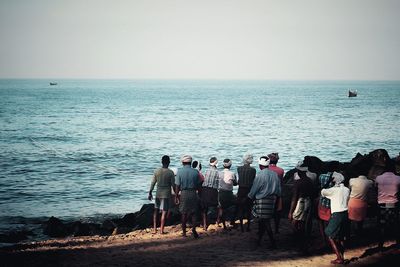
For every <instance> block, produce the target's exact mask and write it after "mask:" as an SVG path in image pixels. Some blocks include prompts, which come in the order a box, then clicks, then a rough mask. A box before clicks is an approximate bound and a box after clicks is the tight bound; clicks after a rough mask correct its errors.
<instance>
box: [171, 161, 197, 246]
mask: <svg viewBox="0 0 400 267" xmlns="http://www.w3.org/2000/svg"><path fill="white" fill-rule="evenodd" d="M181 162H182V165H183V167H182V168H179V169H178V173H177V174H176V178H175V184H176V190H175V191H176V197H175V198H176V202H177V203H180V204H179V211H180V212H181V214H182V219H181V221H182V235H183V236H186V222H187V220H188V219H189V218H190V217H191V219H192V233H193V237H194V238H198V237H199V235H198V233H197V232H196V223H197V222H196V218H194V217H195V216H196V214H197V212H198V208H199V197H198V195H197V190H198V188H199V186H200V178H199V172H198V171H197V170H196V169H193V168H192V167H191V163H192V157H191V156H189V155H184V156H183V157H182V158H181ZM179 193H181V195H180V196H179Z"/></svg>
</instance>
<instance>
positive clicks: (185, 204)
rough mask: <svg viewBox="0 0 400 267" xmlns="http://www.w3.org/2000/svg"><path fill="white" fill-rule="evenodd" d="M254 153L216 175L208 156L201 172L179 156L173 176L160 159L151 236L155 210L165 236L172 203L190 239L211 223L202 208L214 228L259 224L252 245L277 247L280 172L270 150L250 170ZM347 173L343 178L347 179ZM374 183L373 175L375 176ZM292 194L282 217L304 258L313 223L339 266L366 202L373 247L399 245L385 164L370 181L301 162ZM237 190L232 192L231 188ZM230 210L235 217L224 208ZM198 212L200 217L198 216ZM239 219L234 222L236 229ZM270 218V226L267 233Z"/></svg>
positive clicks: (397, 183)
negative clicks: (373, 224)
mask: <svg viewBox="0 0 400 267" xmlns="http://www.w3.org/2000/svg"><path fill="white" fill-rule="evenodd" d="M253 161H254V160H253V156H252V155H251V154H249V153H246V154H245V155H244V156H243V164H242V165H241V166H239V167H237V170H236V172H234V171H232V170H231V167H232V161H231V160H230V159H228V158H227V159H224V160H223V162H222V165H223V169H222V170H218V163H219V161H218V159H217V158H216V157H211V158H210V159H209V164H208V165H209V166H208V168H207V169H206V171H205V173H204V174H203V172H202V166H201V164H200V163H199V162H198V161H193V159H192V157H191V156H190V155H184V156H182V157H181V163H182V167H181V168H178V169H177V170H176V171H175V172H174V171H173V170H171V169H169V164H170V158H169V156H167V155H164V156H163V157H162V159H161V163H162V167H161V168H157V169H156V170H155V171H154V174H153V176H152V179H151V185H150V190H149V194H148V199H149V200H153V193H152V192H153V190H154V188H155V186H156V185H157V189H156V195H155V210H154V214H153V228H154V233H156V232H157V222H158V215H159V213H161V219H160V232H161V234H164V233H165V231H164V226H165V222H166V218H167V217H168V216H169V212H170V209H171V207H173V206H178V207H179V212H180V214H181V227H182V235H183V236H186V233H187V224H188V221H189V220H190V221H191V232H192V235H193V237H194V238H198V237H199V235H198V233H197V231H196V227H197V226H198V222H199V221H200V222H201V225H202V227H203V228H204V230H205V231H207V228H208V226H209V223H210V222H209V220H208V211H209V209H211V208H214V209H216V210H217V219H216V224H218V225H220V224H222V226H223V228H224V229H226V230H229V229H230V228H237V227H238V226H240V229H241V231H242V232H244V231H245V225H244V222H246V231H250V228H251V222H252V221H257V222H258V232H257V239H256V240H257V241H256V245H257V246H259V245H261V242H262V240H263V236H264V234H265V233H267V235H268V237H269V240H270V246H269V247H270V248H271V249H274V248H276V241H275V237H274V234H277V233H279V224H280V218H281V217H282V214H283V213H282V211H283V201H282V184H283V177H284V173H285V171H284V170H283V169H282V168H280V167H279V166H277V163H278V161H279V155H278V153H270V154H268V155H266V156H262V157H260V158H259V159H258V167H259V170H258V171H257V170H256V168H254V167H252V166H251V164H252V163H253ZM346 175H347V174H346ZM374 178H375V177H374ZM293 179H294V182H293V187H292V197H291V201H290V207H287V208H288V210H289V212H288V219H289V221H290V222H291V224H292V226H293V231H294V233H295V235H294V236H295V241H296V242H297V244H298V246H299V249H302V250H303V251H304V252H305V253H306V250H307V247H308V245H309V242H310V240H311V239H310V235H311V226H312V220H313V218H316V219H317V220H318V222H319V229H320V234H321V236H322V238H323V239H324V240H325V241H326V242H327V243H329V244H330V246H331V248H332V250H333V252H334V253H335V254H336V259H334V260H332V261H331V263H332V264H344V263H346V260H345V258H344V250H345V241H348V240H349V238H350V229H351V227H350V226H351V224H355V225H356V226H357V227H356V229H357V230H356V234H360V233H362V227H363V222H364V220H365V219H366V217H367V212H368V209H369V208H370V206H371V205H370V203H376V207H377V229H378V230H379V231H381V235H380V240H379V244H378V246H379V247H380V248H382V247H383V244H384V241H385V236H387V235H388V234H390V235H391V236H392V237H393V236H394V237H395V238H396V243H397V244H398V245H399V244H400V224H399V210H400V209H399V203H400V202H399V194H400V176H398V175H397V174H396V170H395V165H394V164H393V163H391V162H388V163H387V164H385V169H384V171H383V172H382V173H381V174H380V175H378V176H377V177H376V178H375V179H372V178H370V177H368V173H359V174H357V176H356V177H345V176H344V173H343V172H342V170H339V169H338V170H334V171H328V172H326V173H321V174H317V173H314V172H312V171H310V170H309V168H308V166H306V164H305V163H304V162H303V161H300V162H298V163H297V165H296V167H295V172H294V176H293ZM234 186H238V190H237V194H234V192H233V188H234ZM231 207H234V212H233V216H230V218H229V225H227V221H228V217H227V212H226V211H227V210H228V209H230V208H231ZM198 214H201V219H200V220H198V219H197V218H196V217H197V215H198ZM236 218H238V219H239V225H237V224H236V222H235V220H236ZM271 221H273V222H274V229H272V224H271Z"/></svg>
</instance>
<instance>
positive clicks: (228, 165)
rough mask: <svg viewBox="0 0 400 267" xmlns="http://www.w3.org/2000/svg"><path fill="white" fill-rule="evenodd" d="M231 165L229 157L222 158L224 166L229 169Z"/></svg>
mask: <svg viewBox="0 0 400 267" xmlns="http://www.w3.org/2000/svg"><path fill="white" fill-rule="evenodd" d="M231 166H232V161H231V160H230V159H224V168H226V169H230V168H231Z"/></svg>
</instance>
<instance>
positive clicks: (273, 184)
mask: <svg viewBox="0 0 400 267" xmlns="http://www.w3.org/2000/svg"><path fill="white" fill-rule="evenodd" d="M273 195H275V196H278V197H280V196H281V181H280V180H279V177H278V175H277V174H276V172H274V171H271V170H268V169H263V170H261V171H260V172H259V173H257V175H256V178H255V179H254V183H253V186H252V187H251V189H250V193H249V194H248V195H247V196H248V197H249V198H251V199H262V198H265V197H269V196H273Z"/></svg>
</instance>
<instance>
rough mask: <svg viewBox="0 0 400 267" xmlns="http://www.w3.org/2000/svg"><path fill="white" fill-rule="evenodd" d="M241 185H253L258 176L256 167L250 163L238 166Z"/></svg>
mask: <svg viewBox="0 0 400 267" xmlns="http://www.w3.org/2000/svg"><path fill="white" fill-rule="evenodd" d="M237 173H238V177H239V181H238V184H239V186H240V187H251V186H252V185H253V182H254V179H255V177H256V169H254V168H253V167H251V166H250V165H243V166H240V167H238V168H237Z"/></svg>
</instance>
